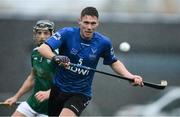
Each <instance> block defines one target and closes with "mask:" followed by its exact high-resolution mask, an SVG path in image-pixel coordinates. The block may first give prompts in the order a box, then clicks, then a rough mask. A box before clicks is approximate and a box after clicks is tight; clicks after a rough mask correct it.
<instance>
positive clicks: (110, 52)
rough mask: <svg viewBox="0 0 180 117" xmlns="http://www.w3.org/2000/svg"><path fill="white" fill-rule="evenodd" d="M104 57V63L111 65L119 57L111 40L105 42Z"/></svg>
mask: <svg viewBox="0 0 180 117" xmlns="http://www.w3.org/2000/svg"><path fill="white" fill-rule="evenodd" d="M102 57H103V59H104V60H103V64H105V65H111V64H112V63H114V62H116V61H117V57H116V56H115V54H114V49H113V47H112V43H111V42H110V41H107V43H106V44H105V49H104V52H103V55H102Z"/></svg>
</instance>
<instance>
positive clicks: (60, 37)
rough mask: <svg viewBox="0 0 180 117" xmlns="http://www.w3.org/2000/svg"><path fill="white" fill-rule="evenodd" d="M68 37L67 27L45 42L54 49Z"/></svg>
mask: <svg viewBox="0 0 180 117" xmlns="http://www.w3.org/2000/svg"><path fill="white" fill-rule="evenodd" d="M65 37H66V29H65V28H63V29H60V30H58V31H57V32H56V33H54V34H53V35H52V36H51V37H50V38H49V39H47V40H46V41H45V44H47V45H49V46H50V48H51V49H52V50H55V49H58V48H59V47H60V46H61V44H62V43H63V41H64V38H65Z"/></svg>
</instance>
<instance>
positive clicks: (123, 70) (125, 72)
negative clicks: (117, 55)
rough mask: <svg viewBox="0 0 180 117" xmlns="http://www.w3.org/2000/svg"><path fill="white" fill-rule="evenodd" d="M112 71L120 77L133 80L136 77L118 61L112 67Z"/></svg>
mask: <svg viewBox="0 0 180 117" xmlns="http://www.w3.org/2000/svg"><path fill="white" fill-rule="evenodd" d="M111 67H112V69H113V70H114V71H115V72H116V73H117V74H119V75H122V76H124V77H128V78H132V77H133V76H134V75H133V74H132V73H130V72H129V71H128V70H127V69H126V67H125V66H124V64H123V63H122V62H121V61H119V60H118V61H116V62H114V63H113V64H112V65H111Z"/></svg>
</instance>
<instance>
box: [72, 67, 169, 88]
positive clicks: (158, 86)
mask: <svg viewBox="0 0 180 117" xmlns="http://www.w3.org/2000/svg"><path fill="white" fill-rule="evenodd" d="M70 66H75V67H79V68H83V69H87V70H91V71H94V72H97V73H101V74H105V75H108V76H112V77H116V78H120V79H124V80H127V81H130V82H134V80H133V79H130V78H127V77H124V76H120V75H115V74H111V73H107V72H103V71H100V70H97V69H94V68H90V67H86V66H81V65H78V64H73V63H70ZM143 83H144V85H145V86H147V87H151V88H155V89H164V88H165V87H166V86H164V85H161V84H155V83H151V82H147V81H143Z"/></svg>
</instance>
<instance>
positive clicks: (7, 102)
mask: <svg viewBox="0 0 180 117" xmlns="http://www.w3.org/2000/svg"><path fill="white" fill-rule="evenodd" d="M17 100H18V99H17V98H15V97H11V98H8V99H7V100H5V101H4V105H8V106H12V105H13V104H15V103H16V102H17Z"/></svg>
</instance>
